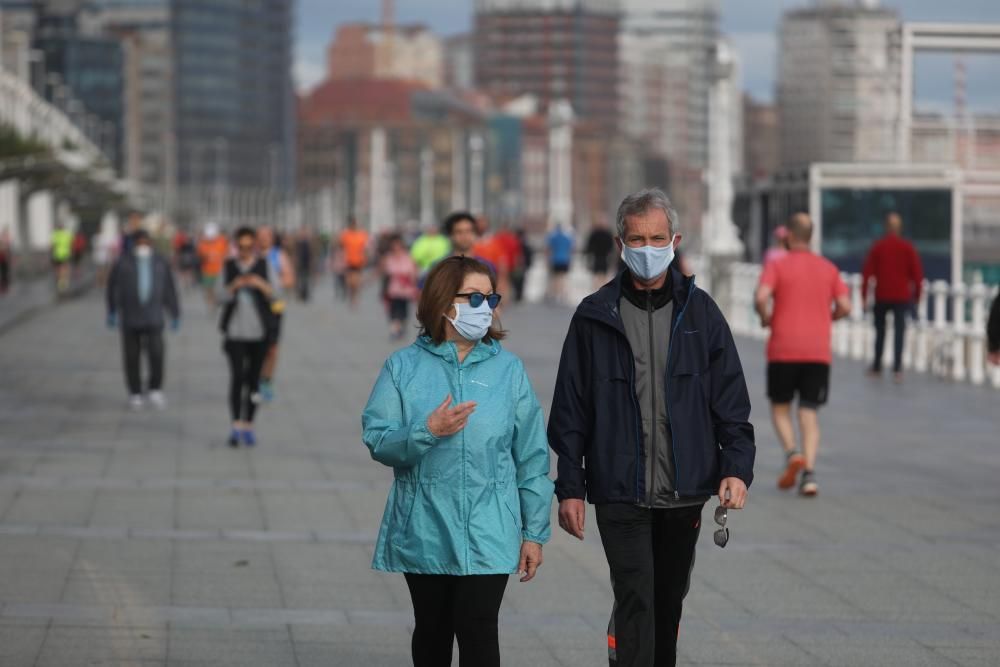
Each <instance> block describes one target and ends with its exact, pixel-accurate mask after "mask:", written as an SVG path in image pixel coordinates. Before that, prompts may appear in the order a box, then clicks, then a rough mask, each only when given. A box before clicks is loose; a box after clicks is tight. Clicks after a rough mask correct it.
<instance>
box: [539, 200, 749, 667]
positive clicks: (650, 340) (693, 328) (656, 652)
mask: <svg viewBox="0 0 1000 667" xmlns="http://www.w3.org/2000/svg"><path fill="white" fill-rule="evenodd" d="M676 224H677V213H676V212H675V211H674V209H673V207H672V206H671V204H670V200H669V199H668V198H667V196H666V195H665V194H664V193H663V192H662V191H660V190H656V189H652V190H643V191H640V192H637V193H635V194H632V195H629V196H628V197H626V198H625V199H624V201H622V203H621V206H620V207H619V208H618V218H617V228H618V239H617V245H618V247H619V249H620V250H621V253H622V258H623V260H624V262H625V264H626V266H627V269H626V270H623V271H622V272H621V273H620V274H619V275H618V276H617V277H616V278H614V279H613V280H612V281H611V282H609V283H608V284H606V285H605V286H603V287H602V288H601V289H600V290H598V291H597V292H596V293H594V294H591V295H590V296H588V297H586V298H585V299H584V300H583V301H582V302H581V303H580V305H579V307H578V308H577V310H576V313H575V314H574V315H573V319H572V320H571V322H570V325H569V332H568V333H567V335H566V340H565V343H564V344H563V350H562V358H561V359H560V361H559V371H558V376H557V378H556V386H555V391H554V394H553V398H552V410H551V416H550V418H549V428H548V435H549V442H550V443H551V446H552V449H553V450H554V451H555V453H556V454H557V456H558V459H559V461H558V471H559V473H558V479H557V480H556V484H555V489H556V497H557V498H558V499H559V525H560V526H561V527H562V528H563V530H565V531H566V532H568V533H569V534H571V535H573V536H575V537H577V538H578V539H581V540H582V539H583V538H584V523H585V504H584V501H585V500H589V501H590V502H591V503H592V504H594V505H595V506H596V514H597V527H598V530H599V532H600V535H601V541H602V543H603V545H604V553H605V555H606V556H607V559H608V565H609V567H610V570H611V583H612V588H613V590H614V597H615V602H614V607H613V609H612V613H611V621H610V623H609V625H608V633H607V640H608V658H609V663H610V664H611V665H622V666H627V667H653V666H654V665H655V666H656V667H662V666H665V665H674V664H675V663H676V656H677V640H678V633H679V627H680V620H681V611H682V607H683V600H684V597H685V595H686V594H687V590H688V585H689V583H690V581H691V571H692V568H693V564H694V553H695V545H696V543H697V541H698V533H699V531H700V527H701V512H702V507H703V506H704V505H705V503H706V502H708V500H709V499H710V498H711V497H712V496H713V495H718V497H719V502H720V506H719V508H718V509H717V510H716V515H715V516H716V521H717V522H718V523H720V524H724V523H725V522H726V518H727V511H728V510H729V509H741V508H742V507H743V506H744V504H745V503H746V498H747V487H748V486H749V485H750V483H751V481H752V480H753V463H754V455H755V447H754V432H753V426H752V425H751V424H750V422H749V417H750V398H749V396H748V394H747V388H746V383H745V381H744V378H743V368H742V366H741V364H740V358H739V354H738V353H737V351H736V345H735V343H734V342H733V337H732V335H731V333H730V330H729V326H728V325H727V323H726V321H725V319H724V318H723V316H722V313H721V312H720V311H719V308H718V306H716V304H715V302H714V301H712V299H711V297H709V296H708V294H706V293H705V292H704V291H702V290H700V289H699V288H697V287H696V286H695V284H694V279H693V278H689V277H686V276H684V274H682V273H681V272H680V270H679V269H678V266H677V262H676V261H675V260H674V255H675V250H676V248H677V246H678V245H679V244H680V241H681V235H680V234H679V233H678V230H677V228H676ZM715 540H716V543H717V544H719V546H725V544H726V541H727V540H728V532H727V529H725V528H721V529H720V530H719V531H718V532H717V533H716V536H715Z"/></svg>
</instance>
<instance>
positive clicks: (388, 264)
mask: <svg viewBox="0 0 1000 667" xmlns="http://www.w3.org/2000/svg"><path fill="white" fill-rule="evenodd" d="M380 268H381V271H382V274H383V275H384V276H385V277H386V279H387V283H386V288H385V298H386V308H387V310H388V314H389V336H390V339H391V340H394V341H395V340H399V339H400V338H402V337H403V336H404V335H405V329H404V327H405V326H406V322H407V320H409V318H410V303H411V302H412V301H413V300H414V299H416V298H417V292H418V290H417V277H418V270H417V264H416V262H414V261H413V258H412V257H411V256H410V253H409V252H408V251H407V250H406V246H405V245H403V237H402V236H400V235H399V234H395V235H393V236H392V238H391V239H390V241H389V251H388V252H387V253H386V254H385V257H383V258H382V263H381V267H380Z"/></svg>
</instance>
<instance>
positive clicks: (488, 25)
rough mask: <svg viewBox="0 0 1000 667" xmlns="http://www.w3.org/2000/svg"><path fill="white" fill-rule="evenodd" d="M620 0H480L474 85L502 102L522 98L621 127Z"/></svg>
mask: <svg viewBox="0 0 1000 667" xmlns="http://www.w3.org/2000/svg"><path fill="white" fill-rule="evenodd" d="M620 4H621V3H620V2H619V1H618V0H477V2H476V14H475V22H474V30H473V32H474V48H475V79H476V86H477V87H478V88H480V89H482V90H484V91H485V92H487V93H489V94H490V95H492V96H493V97H494V98H496V99H498V100H501V101H502V100H510V99H514V98H516V97H520V96H522V95H525V94H531V95H533V96H535V97H536V98H537V99H538V100H539V102H540V103H541V105H542V108H543V109H547V108H548V107H549V105H550V104H551V103H553V102H555V101H557V100H561V99H565V100H568V101H569V102H570V104H571V105H572V107H573V112H574V113H575V114H576V115H577V116H578V117H580V118H585V119H587V120H593V121H595V122H597V123H599V124H600V125H601V126H602V127H605V128H616V127H617V125H618V29H619V24H620V10H621V6H620Z"/></svg>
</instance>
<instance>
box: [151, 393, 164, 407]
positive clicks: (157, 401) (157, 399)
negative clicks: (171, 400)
mask: <svg viewBox="0 0 1000 667" xmlns="http://www.w3.org/2000/svg"><path fill="white" fill-rule="evenodd" d="M149 402H150V403H152V404H153V407H154V408H156V409H157V410H164V409H166V407H167V397H166V396H164V395H163V392H162V391H159V390H154V391H151V392H149Z"/></svg>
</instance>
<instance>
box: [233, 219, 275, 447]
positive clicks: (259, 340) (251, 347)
mask: <svg viewBox="0 0 1000 667" xmlns="http://www.w3.org/2000/svg"><path fill="white" fill-rule="evenodd" d="M235 240H236V252H237V255H236V257H232V258H229V259H227V260H226V261H225V263H224V264H223V268H222V282H221V283H220V284H219V288H220V292H221V294H220V302H221V303H222V304H223V308H222V318H221V319H220V321H219V328H220V329H221V330H222V334H223V337H224V342H223V350H224V351H225V353H226V358H227V359H228V360H229V414H230V417H231V418H232V429H231V430H230V432H229V446H230V447H238V446H239V445H240V443H243V444H244V445H246V446H247V447H253V446H254V445H256V444H257V438H256V435H255V433H254V429H253V420H254V416H255V414H256V411H257V404H258V403H259V402H260V372H261V367H262V366H263V365H264V355H265V354H266V353H267V347H268V341H269V340H270V337H271V328H272V326H273V320H274V316H273V314H272V312H271V297H272V295H273V293H274V288H273V286H272V282H271V278H270V274H269V272H268V265H267V260H266V259H265V258H263V257H261V256H260V254H259V253H258V251H257V233H256V232H255V231H254V230H253V229H252V228H250V227H241V228H239V229H238V230H236V235H235Z"/></svg>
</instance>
